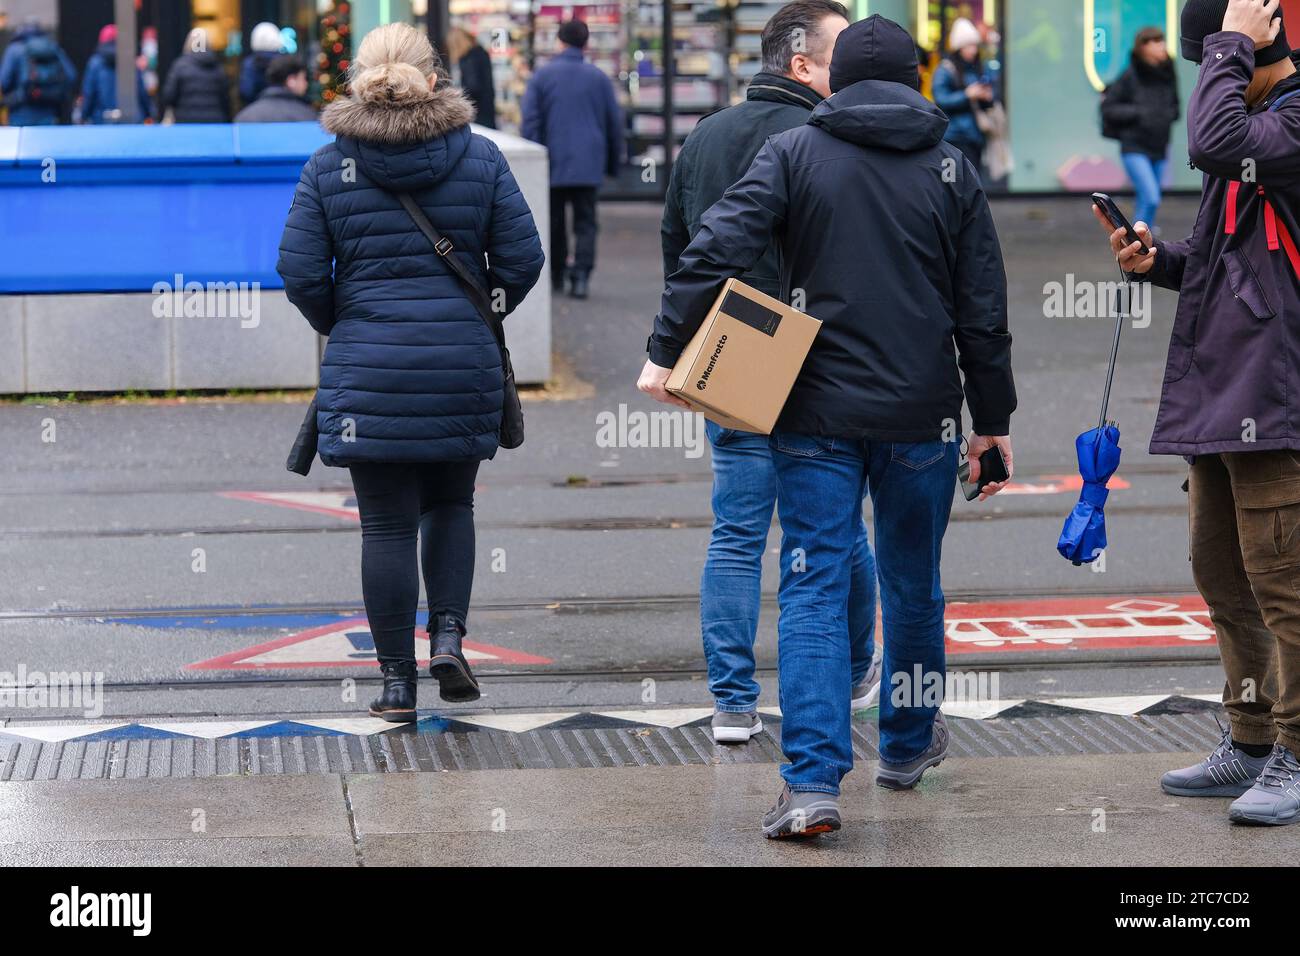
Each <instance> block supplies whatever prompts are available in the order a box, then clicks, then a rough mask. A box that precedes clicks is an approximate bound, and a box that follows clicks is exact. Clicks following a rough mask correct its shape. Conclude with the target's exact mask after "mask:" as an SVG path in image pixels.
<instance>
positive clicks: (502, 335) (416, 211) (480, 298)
mask: <svg viewBox="0 0 1300 956" xmlns="http://www.w3.org/2000/svg"><path fill="white" fill-rule="evenodd" d="M396 195H397V200H398V202H400V203H401V204H402V208H403V209H405V210H406V212H407V214H408V215H410V217H411V218H412V219H413V220H415V224H416V225H417V226H419V227H420V231H421V232H422V233H424V235H425V238H426V239H428V240H429V242H430V243H431V244H432V245H433V251H434V252H436V253H438V255H439V257H441V259H442V261H443V262H445V263H446V264H447V268H448V269H450V270H451V271H452V272H454V273H455V274H456V278H457V279H459V280H460V281H461V285H463V286H464V287H465V292H466V293H467V294H468V296H469V300H470V302H472V303H474V308H476V309H477V310H478V313H479V315H480V316H482V317H483V321H484V322H485V323H486V324H487V327H488V328H489V329H491V330H492V335H493V336H494V337H495V338H496V340H497V344H498V345H500V346H502V347H504V346H505V344H506V330H505V327H504V326H503V325H502V324H501V317H500V316H499V315H497V314H496V313H495V312H493V311H492V306H491V303H490V302H489V300H488V296H487V293H486V292H484V291H483V289H482V287H481V286H480V285H479V284H478V280H477V279H475V278H474V276H473V274H472V273H471V272H470V271H469V269H467V268H466V267H465V263H463V262H461V261H460V259H458V258H457V257H456V255H455V252H456V247H455V246H453V245H452V244H451V240H450V239H448V238H447V237H446V236H444V235H442V234H441V233H440V232H438V230H437V229H435V228H434V227H433V223H431V222H430V221H429V217H428V216H426V215H425V214H424V210H423V209H421V208H420V204H419V203H417V202H416V201H415V198H414V197H413V196H412V195H411V194H410V193H397V194H396Z"/></svg>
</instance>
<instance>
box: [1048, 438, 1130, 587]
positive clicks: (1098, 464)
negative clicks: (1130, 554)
mask: <svg viewBox="0 0 1300 956" xmlns="http://www.w3.org/2000/svg"><path fill="white" fill-rule="evenodd" d="M1074 450H1075V451H1076V452H1077V453H1078V456H1079V474H1080V475H1081V476H1082V477H1083V490H1082V491H1080V492H1079V500H1078V502H1077V503H1076V504H1075V506H1074V510H1073V511H1071V512H1070V516H1069V517H1068V518H1066V519H1065V527H1063V528H1062V529H1061V538H1060V540H1059V541H1057V542H1056V550H1057V551H1059V552H1060V553H1061V557H1063V558H1066V559H1067V560H1069V561H1072V562H1074V564H1075V565H1080V564H1088V563H1090V562H1092V561H1095V560H1097V555H1098V554H1100V553H1101V552H1102V551H1104V550H1105V549H1106V512H1105V507H1106V497H1107V496H1108V495H1109V494H1110V490H1109V489H1108V488H1107V487H1106V482H1108V481H1110V476H1111V475H1113V474H1115V469H1116V468H1118V467H1119V457H1120V447H1119V428H1118V427H1116V426H1115V425H1113V424H1110V423H1107V424H1106V425H1105V426H1103V427H1101V428H1093V429H1091V430H1089V431H1086V432H1084V433H1083V434H1082V435H1080V436H1079V437H1078V438H1076V439H1075V440H1074Z"/></svg>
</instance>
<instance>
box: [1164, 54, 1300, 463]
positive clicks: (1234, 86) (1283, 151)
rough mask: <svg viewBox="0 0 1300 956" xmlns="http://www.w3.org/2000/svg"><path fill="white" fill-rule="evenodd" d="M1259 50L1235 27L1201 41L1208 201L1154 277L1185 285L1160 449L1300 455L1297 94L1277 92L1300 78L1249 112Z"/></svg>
mask: <svg viewBox="0 0 1300 956" xmlns="http://www.w3.org/2000/svg"><path fill="white" fill-rule="evenodd" d="M1253 51H1254V45H1253V44H1252V42H1251V40H1250V39H1249V38H1248V37H1246V36H1245V35H1243V34H1240V33H1233V32H1220V33H1215V34H1211V35H1210V36H1208V37H1206V39H1205V45H1204V57H1205V59H1204V62H1202V64H1201V70H1200V75H1199V77H1198V78H1197V81H1196V87H1195V89H1194V90H1193V91H1192V96H1191V99H1190V101H1189V102H1188V106H1187V151H1188V155H1189V156H1190V158H1191V161H1192V162H1193V163H1194V164H1195V165H1196V166H1197V167H1199V168H1200V169H1201V170H1202V171H1203V172H1204V174H1205V176H1204V180H1203V185H1202V190H1201V206H1200V210H1199V211H1198V213H1197V216H1196V224H1195V226H1194V227H1193V229H1192V235H1191V236H1190V237H1189V238H1187V239H1184V240H1182V241H1181V242H1162V241H1158V242H1157V243H1156V259H1155V266H1154V267H1153V268H1152V270H1151V271H1150V272H1149V273H1147V276H1146V278H1148V279H1149V280H1150V281H1151V282H1154V283H1155V284H1156V285H1158V286H1162V287H1164V288H1166V289H1174V290H1176V291H1178V292H1179V293H1180V295H1179V298H1178V311H1177V313H1176V314H1175V317H1174V328H1173V332H1172V334H1171V336H1170V339H1169V358H1168V362H1167V363H1166V366H1165V377H1164V385H1163V389H1162V392H1161V396H1160V410H1159V412H1158V413H1157V415H1156V424H1155V430H1154V432H1153V433H1152V436H1151V453H1152V454H1155V455H1162V454H1164V455H1197V454H1211V453H1215V452H1238V451H1272V450H1276V449H1283V448H1285V449H1292V450H1300V332H1298V331H1297V330H1298V329H1300V279H1298V276H1300V250H1297V248H1296V244H1297V243H1298V242H1300V95H1297V96H1292V97H1290V98H1288V99H1285V100H1282V98H1283V97H1285V96H1287V94H1291V93H1296V92H1297V91H1300V74H1297V75H1292V76H1291V77H1288V78H1287V79H1285V80H1283V81H1282V82H1281V83H1279V84H1278V85H1277V86H1276V87H1274V88H1273V90H1272V91H1271V92H1270V93H1269V96H1268V99H1267V100H1266V101H1265V102H1263V103H1261V104H1259V105H1257V106H1255V107H1253V108H1248V107H1247V106H1246V101H1245V90H1246V86H1247V84H1248V83H1249V82H1250V79H1251V76H1252V75H1253V73H1254V52H1253ZM1279 101H1281V104H1280V105H1278V106H1277V108H1276V109H1274V108H1273V107H1274V106H1275V105H1277V104H1278V103H1279ZM1243 180H1244V181H1243Z"/></svg>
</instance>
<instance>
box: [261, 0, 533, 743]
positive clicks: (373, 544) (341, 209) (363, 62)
mask: <svg viewBox="0 0 1300 956" xmlns="http://www.w3.org/2000/svg"><path fill="white" fill-rule="evenodd" d="M441 70H442V64H441V63H440V62H439V59H438V55H437V53H435V52H434V49H433V47H432V46H430V44H429V38H428V37H427V36H426V35H425V34H424V33H422V32H421V31H419V30H416V29H415V28H414V27H411V26H410V25H408V24H405V23H392V24H388V25H387V26H382V27H379V28H377V29H375V30H372V31H371V32H370V33H368V34H366V37H365V39H364V40H362V41H361V45H360V46H359V47H358V48H357V51H356V55H355V57H354V58H353V61H352V65H351V67H350V75H351V83H350V87H349V94H348V96H345V97H342V98H340V99H338V100H335V101H334V102H333V103H331V104H330V105H329V106H328V107H327V108H326V110H325V111H324V113H323V114H322V118H321V122H322V125H323V126H324V127H325V129H326V130H327V131H328V132H330V133H333V134H334V135H335V136H336V137H337V138H336V140H335V141H334V142H333V143H330V144H329V145H327V146H322V147H321V148H320V149H319V150H317V151H316V154H315V155H314V156H313V157H312V158H311V159H310V160H308V162H307V165H306V166H305V167H304V168H303V171H302V178H301V180H300V181H299V183H298V190H297V192H296V194H295V196H294V201H293V206H292V207H291V208H290V210H289V219H288V221H287V222H286V223H285V227H284V236H283V238H282V239H281V240H280V261H279V264H278V266H277V268H278V270H279V273H280V275H281V276H283V278H284V291H285V294H286V295H287V296H288V297H289V301H291V302H292V303H293V304H294V305H296V306H297V307H298V309H299V311H300V312H302V314H303V316H304V317H306V319H307V321H308V322H309V323H311V326H312V328H314V329H315V330H316V331H317V332H319V333H320V334H322V335H327V336H329V342H328V344H327V345H326V346H325V355H324V358H323V359H322V361H321V372H320V387H319V389H318V390H317V393H316V396H317V408H318V416H317V424H318V428H319V432H320V444H319V451H320V457H321V460H322V461H323V462H325V464H327V465H334V466H344V467H348V468H349V469H350V470H351V473H352V484H353V487H354V488H355V489H356V495H357V507H358V509H359V510H360V513H361V589H362V593H363V596H364V597H365V605H366V616H367V618H368V619H369V622H370V632H371V633H372V634H373V635H374V640H375V649H376V651H377V652H378V656H379V663H380V666H381V668H382V670H383V674H384V690H383V693H382V694H381V695H380V697H379V698H378V699H376V700H375V701H374V702H373V703H372V704H371V708H370V713H371V714H372V715H374V716H377V717H382V718H383V719H385V720H389V721H393V722H404V721H414V720H415V703H416V701H415V689H416V658H415V616H416V609H417V606H418V602H419V596H420V582H419V577H420V570H421V567H423V571H424V582H425V592H426V594H427V596H428V600H429V624H428V631H429V636H430V641H431V644H432V648H431V658H432V659H431V662H430V671H431V672H432V674H433V676H434V678H435V679H436V680H438V682H439V685H440V688H441V693H442V698H443V699H444V700H448V701H471V700H476V699H477V698H478V696H479V688H478V683H477V681H475V679H474V676H473V674H472V673H471V672H470V668H469V664H468V662H467V661H466V660H465V655H464V652H463V649H462V645H461V640H462V638H463V637H464V636H465V633H466V621H467V618H468V614H469V602H470V592H471V588H472V585H473V581H474V479H475V476H476V475H477V474H478V469H479V463H480V462H481V461H483V460H485V459H488V458H492V457H493V456H494V455H495V454H496V452H497V447H498V438H499V433H500V429H501V421H502V414H501V411H502V401H503V395H504V377H503V373H502V362H501V351H500V349H499V347H498V345H497V340H496V338H495V336H494V334H493V332H492V331H491V330H490V329H489V328H488V327H487V323H486V321H485V319H484V318H483V316H482V315H481V314H480V312H479V311H478V309H477V308H476V307H475V305H474V304H473V303H472V302H471V301H470V299H469V298H468V297H467V295H466V291H465V287H464V286H463V285H462V284H461V282H460V281H459V280H458V278H457V275H456V273H455V272H453V271H452V268H451V267H450V266H448V265H447V261H446V260H445V259H444V258H443V255H441V254H440V253H439V252H437V251H435V249H434V247H433V246H432V245H431V243H430V241H429V239H428V238H426V236H425V235H424V234H422V233H421V230H420V228H419V227H418V226H417V225H416V223H415V221H414V220H413V218H412V216H411V214H409V213H408V212H407V211H406V210H405V209H404V208H403V206H402V203H401V201H400V199H399V197H398V195H396V194H398V193H403V194H407V195H409V196H410V197H411V198H412V199H413V200H414V201H415V202H416V203H417V204H418V206H419V209H420V210H422V211H423V213H424V215H425V216H427V217H428V219H429V220H430V221H431V223H432V224H433V226H434V227H435V228H436V229H437V230H438V231H439V232H440V233H442V236H443V239H444V240H446V241H448V242H450V244H451V245H452V246H453V247H454V248H453V249H452V250H445V254H446V255H447V256H454V257H458V260H459V261H460V262H461V263H463V264H464V265H465V266H466V267H467V268H468V269H470V270H471V271H472V272H473V273H474V275H475V276H476V277H477V280H478V283H479V285H480V287H481V288H483V289H486V290H491V297H492V299H493V302H494V303H496V304H497V305H499V306H500V308H501V310H502V314H503V315H504V314H508V313H509V312H511V311H513V310H514V308H515V307H516V306H517V305H518V304H519V303H520V302H521V301H522V300H523V298H524V296H525V295H526V294H527V293H528V290H529V289H531V288H532V287H533V285H535V284H536V282H537V277H538V276H539V275H540V274H541V271H542V265H543V262H544V255H543V252H542V243H541V239H540V237H539V236H538V234H537V227H536V225H535V224H534V222H533V216H532V213H531V212H530V211H529V209H528V204H527V203H526V202H525V201H524V197H523V194H522V193H521V192H520V191H519V186H518V184H517V183H516V182H515V178H514V176H513V175H512V174H511V172H510V167H509V165H508V164H507V163H506V160H505V157H504V156H503V155H502V154H501V151H500V150H499V149H498V148H497V147H496V145H495V144H494V143H493V142H492V141H491V140H489V139H487V138H486V137H483V136H479V135H478V134H476V133H472V132H471V131H470V128H469V122H470V119H471V118H472V117H473V115H474V108H473V107H472V106H471V105H470V104H469V101H468V100H467V99H466V98H465V95H464V94H463V93H462V92H461V91H460V90H458V89H456V87H454V86H452V85H451V83H449V82H447V76H446V74H444V73H442V72H441ZM349 161H350V162H349ZM417 540H418V542H419V549H418V552H417Z"/></svg>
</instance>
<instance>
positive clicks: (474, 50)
mask: <svg viewBox="0 0 1300 956" xmlns="http://www.w3.org/2000/svg"><path fill="white" fill-rule="evenodd" d="M457 66H458V67H459V68H460V88H461V89H462V90H464V91H465V95H466V96H467V97H469V101H470V102H471V103H472V104H474V112H475V113H476V114H477V115H476V116H475V118H474V122H476V123H478V125H479V126H486V127H487V128H488V129H496V128H497V102H496V98H497V94H496V84H495V82H494V81H493V79H492V56H491V54H489V53H488V51H487V50H485V49H483V48H482V47H481V46H479V45H478V44H477V43H476V44H474V45H473V46H472V47H470V48H469V52H468V53H466V54H465V55H464V56H463V57H461V58H460V62H459V63H458V64H457Z"/></svg>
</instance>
